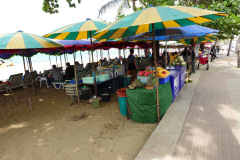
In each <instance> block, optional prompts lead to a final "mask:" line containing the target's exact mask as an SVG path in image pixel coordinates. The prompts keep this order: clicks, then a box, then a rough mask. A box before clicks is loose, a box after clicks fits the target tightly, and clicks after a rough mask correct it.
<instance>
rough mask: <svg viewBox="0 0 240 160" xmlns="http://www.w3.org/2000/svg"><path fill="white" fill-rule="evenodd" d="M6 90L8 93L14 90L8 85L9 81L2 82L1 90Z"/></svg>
mask: <svg viewBox="0 0 240 160" xmlns="http://www.w3.org/2000/svg"><path fill="white" fill-rule="evenodd" d="M4 91H6V92H7V93H9V92H12V90H11V88H9V86H8V85H7V83H1V84H0V92H4Z"/></svg>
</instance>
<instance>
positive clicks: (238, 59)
mask: <svg viewBox="0 0 240 160" xmlns="http://www.w3.org/2000/svg"><path fill="white" fill-rule="evenodd" d="M239 54H240V51H238V52H237V68H240V56H239Z"/></svg>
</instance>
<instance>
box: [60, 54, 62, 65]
mask: <svg viewBox="0 0 240 160" xmlns="http://www.w3.org/2000/svg"><path fill="white" fill-rule="evenodd" d="M60 62H61V67H62V57H61V54H60Z"/></svg>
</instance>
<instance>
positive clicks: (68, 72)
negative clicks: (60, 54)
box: [66, 62, 74, 80]
mask: <svg viewBox="0 0 240 160" xmlns="http://www.w3.org/2000/svg"><path fill="white" fill-rule="evenodd" d="M66 64H67V68H66V77H67V79H68V80H72V79H73V77H74V68H73V67H72V66H71V65H70V63H69V62H67V63H66Z"/></svg>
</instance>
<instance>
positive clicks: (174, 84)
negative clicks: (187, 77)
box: [170, 70, 180, 101]
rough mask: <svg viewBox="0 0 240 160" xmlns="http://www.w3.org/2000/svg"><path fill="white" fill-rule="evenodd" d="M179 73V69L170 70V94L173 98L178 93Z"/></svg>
mask: <svg viewBox="0 0 240 160" xmlns="http://www.w3.org/2000/svg"><path fill="white" fill-rule="evenodd" d="M179 75H180V71H177V70H170V83H171V89H172V95H173V100H172V101H174V100H175V98H176V97H177V95H178V94H179V85H180V84H179Z"/></svg>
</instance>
